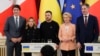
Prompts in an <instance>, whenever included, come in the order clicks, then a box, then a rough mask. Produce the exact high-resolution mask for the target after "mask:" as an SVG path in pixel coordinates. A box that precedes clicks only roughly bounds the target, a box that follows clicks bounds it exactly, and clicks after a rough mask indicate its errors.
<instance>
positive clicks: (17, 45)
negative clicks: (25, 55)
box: [7, 42, 21, 56]
mask: <svg viewBox="0 0 100 56" xmlns="http://www.w3.org/2000/svg"><path fill="white" fill-rule="evenodd" d="M14 49H15V55H14V56H21V43H13V42H8V43H7V56H13V52H14Z"/></svg>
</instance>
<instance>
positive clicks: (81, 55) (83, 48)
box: [80, 45, 92, 56]
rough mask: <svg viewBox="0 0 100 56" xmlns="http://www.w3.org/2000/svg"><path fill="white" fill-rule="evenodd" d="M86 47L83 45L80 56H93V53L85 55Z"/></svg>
mask: <svg viewBox="0 0 100 56" xmlns="http://www.w3.org/2000/svg"><path fill="white" fill-rule="evenodd" d="M84 50H85V46H84V45H82V48H81V49H80V56H92V53H84Z"/></svg>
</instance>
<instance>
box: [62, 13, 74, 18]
mask: <svg viewBox="0 0 100 56" xmlns="http://www.w3.org/2000/svg"><path fill="white" fill-rule="evenodd" d="M64 15H66V16H68V17H69V18H72V15H71V13H69V12H64V13H63V16H64Z"/></svg>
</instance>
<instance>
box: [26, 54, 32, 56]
mask: <svg viewBox="0 0 100 56" xmlns="http://www.w3.org/2000/svg"><path fill="white" fill-rule="evenodd" d="M24 56H32V53H24Z"/></svg>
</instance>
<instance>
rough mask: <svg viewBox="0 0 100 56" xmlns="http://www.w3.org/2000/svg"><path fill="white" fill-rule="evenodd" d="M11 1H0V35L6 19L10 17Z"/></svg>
mask: <svg viewBox="0 0 100 56" xmlns="http://www.w3.org/2000/svg"><path fill="white" fill-rule="evenodd" d="M12 5H13V0H1V1H0V33H3V29H4V25H5V21H6V19H7V17H9V16H11V15H12Z"/></svg>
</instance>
